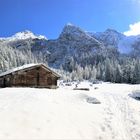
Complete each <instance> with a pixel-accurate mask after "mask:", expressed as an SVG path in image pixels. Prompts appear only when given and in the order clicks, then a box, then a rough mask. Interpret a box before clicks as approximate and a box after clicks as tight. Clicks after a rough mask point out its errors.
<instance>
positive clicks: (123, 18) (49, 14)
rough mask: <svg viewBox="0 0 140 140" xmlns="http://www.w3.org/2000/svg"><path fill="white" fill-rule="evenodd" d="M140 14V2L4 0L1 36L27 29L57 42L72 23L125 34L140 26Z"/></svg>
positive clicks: (0, 11) (0, 9)
mask: <svg viewBox="0 0 140 140" xmlns="http://www.w3.org/2000/svg"><path fill="white" fill-rule="evenodd" d="M139 13H140V0H0V18H1V19H0V36H1V37H2V36H3V37H6V36H11V35H13V34H14V33H16V32H19V31H24V30H26V29H27V30H30V31H32V32H34V33H35V34H42V35H45V36H46V37H48V38H49V39H54V38H57V37H58V36H59V34H60V32H61V31H62V29H63V27H64V25H65V24H67V23H69V22H70V23H72V24H75V25H77V26H79V27H81V28H82V29H84V30H87V31H104V30H106V29H107V28H114V29H116V30H118V31H119V32H125V31H129V30H130V31H131V30H137V29H133V28H135V26H136V25H137V24H138V25H137V28H139V27H140V23H139V22H140V14H139ZM130 24H131V25H130ZM130 31H129V32H130Z"/></svg>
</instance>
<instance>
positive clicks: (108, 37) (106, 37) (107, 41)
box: [92, 29, 125, 47]
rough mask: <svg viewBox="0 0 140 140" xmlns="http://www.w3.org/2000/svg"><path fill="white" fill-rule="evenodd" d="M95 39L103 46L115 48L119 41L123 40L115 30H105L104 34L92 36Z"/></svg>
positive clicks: (122, 36) (99, 33)
mask: <svg viewBox="0 0 140 140" xmlns="http://www.w3.org/2000/svg"><path fill="white" fill-rule="evenodd" d="M92 36H94V37H95V38H96V39H98V40H99V41H100V42H103V43H104V45H105V46H109V45H111V46H114V47H117V46H118V43H119V41H120V40H122V39H124V38H125V36H124V35H123V34H121V33H119V32H117V31H116V30H113V29H107V30H106V31H105V32H97V33H95V34H93V35H92Z"/></svg>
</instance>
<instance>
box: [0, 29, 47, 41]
mask: <svg viewBox="0 0 140 140" xmlns="http://www.w3.org/2000/svg"><path fill="white" fill-rule="evenodd" d="M36 38H38V39H47V38H46V37H45V36H42V35H35V34H33V33H32V32H31V31H28V30H25V31H23V32H18V33H16V34H15V35H13V36H11V37H7V38H0V40H1V41H16V40H26V39H36Z"/></svg>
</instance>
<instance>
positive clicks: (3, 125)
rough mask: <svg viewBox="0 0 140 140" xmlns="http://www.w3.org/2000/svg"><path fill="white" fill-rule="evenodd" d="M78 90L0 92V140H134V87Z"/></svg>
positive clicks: (138, 129)
mask: <svg viewBox="0 0 140 140" xmlns="http://www.w3.org/2000/svg"><path fill="white" fill-rule="evenodd" d="M80 86H81V87H85V88H90V90H89V91H84V90H73V88H74V84H73V85H72V86H60V88H58V89H56V90H55V89H37V88H36V89H35V88H3V89H0V139H65V140H66V139H79V140H81V139H92V140H112V139H113V140H140V101H138V100H135V99H134V98H132V97H131V96H129V94H131V93H132V91H134V90H140V85H127V84H110V83H102V84H94V85H92V84H90V83H82V84H81V85H80ZM80 86H79V87H80ZM93 97H94V98H96V99H97V100H99V101H100V102H101V103H100V104H93V103H89V102H88V100H87V99H93Z"/></svg>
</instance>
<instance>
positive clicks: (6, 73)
mask: <svg viewBox="0 0 140 140" xmlns="http://www.w3.org/2000/svg"><path fill="white" fill-rule="evenodd" d="M41 65H42V66H44V67H45V68H46V69H47V70H48V71H51V72H52V73H53V74H54V75H55V76H57V77H60V75H58V74H57V73H56V72H54V71H52V70H51V69H50V68H48V67H47V66H46V65H44V64H42V63H37V64H35V63H31V64H26V65H23V66H20V67H17V68H13V69H10V70H8V71H6V72H3V73H1V74H0V77H1V76H5V75H8V74H11V73H14V72H17V71H20V70H25V69H28V68H31V67H36V66H41Z"/></svg>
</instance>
